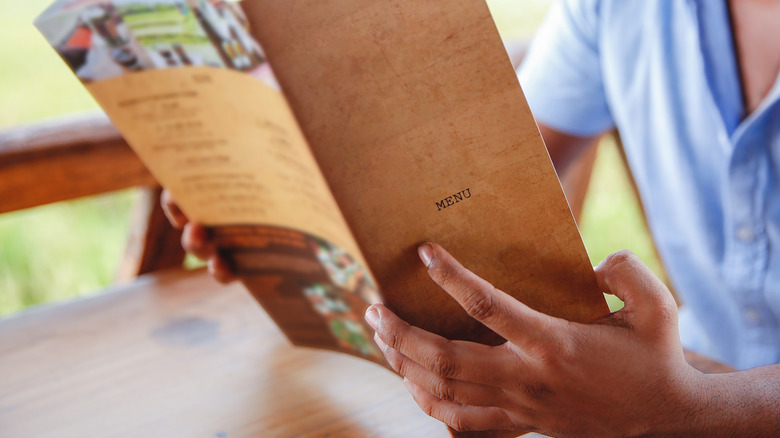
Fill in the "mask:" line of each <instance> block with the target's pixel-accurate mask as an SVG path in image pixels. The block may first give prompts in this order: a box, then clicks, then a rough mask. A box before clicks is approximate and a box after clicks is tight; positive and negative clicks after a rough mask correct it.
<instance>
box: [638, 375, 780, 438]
mask: <svg viewBox="0 0 780 438" xmlns="http://www.w3.org/2000/svg"><path fill="white" fill-rule="evenodd" d="M669 420H671V421H669ZM658 421H659V424H658V428H657V429H656V431H657V433H651V434H650V435H652V436H686V437H708V438H709V437H712V438H717V437H724V438H725V437H777V436H780V365H771V366H766V367H762V368H755V369H751V370H747V371H739V372H731V373H721V374H707V375H702V376H701V385H700V391H697V392H696V393H695V394H691V397H690V399H689V400H687V402H686V401H683V404H682V406H681V408H680V409H679V410H678V415H677V416H676V417H675V418H673V419H663V418H660V419H658Z"/></svg>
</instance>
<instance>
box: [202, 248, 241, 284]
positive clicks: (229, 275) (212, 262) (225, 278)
mask: <svg viewBox="0 0 780 438" xmlns="http://www.w3.org/2000/svg"><path fill="white" fill-rule="evenodd" d="M207 267H208V271H209V274H210V275H211V276H212V277H214V278H215V279H216V280H217V281H218V282H220V283H222V284H228V283H232V282H233V281H236V276H235V275H234V274H233V271H232V270H231V269H230V265H229V264H228V262H227V261H226V260H225V259H224V258H222V257H220V256H219V255H213V256H211V257H210V258H209V261H208V264H207Z"/></svg>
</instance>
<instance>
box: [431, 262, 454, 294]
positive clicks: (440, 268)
mask: <svg viewBox="0 0 780 438" xmlns="http://www.w3.org/2000/svg"><path fill="white" fill-rule="evenodd" d="M429 272H430V276H431V278H433V279H434V280H435V281H436V282H437V283H438V284H439V285H440V286H441V287H443V288H445V289H446V288H447V286H448V285H450V284H451V283H452V281H453V278H454V277H455V270H454V269H453V268H452V266H450V265H447V264H442V263H438V261H437V260H433V261H431V267H430V269H429Z"/></svg>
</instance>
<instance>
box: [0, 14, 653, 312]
mask: <svg viewBox="0 0 780 438" xmlns="http://www.w3.org/2000/svg"><path fill="white" fill-rule="evenodd" d="M50 2H51V0H24V1H22V0H5V1H2V2H0V129H3V128H7V127H10V126H14V125H19V124H23V123H28V122H32V121H36V120H40V119H44V118H47V117H54V116H59V115H63V114H68V113H73V112H78V111H84V110H90V109H96V108H97V105H96V104H95V102H94V101H93V100H92V98H91V97H90V96H89V95H88V94H87V92H86V91H85V90H84V89H83V87H82V86H81V85H80V84H79V82H78V81H77V80H76V78H75V77H74V76H73V74H72V73H71V72H70V71H69V70H68V68H67V67H66V66H65V64H64V63H63V62H61V61H60V60H59V58H58V57H57V55H56V54H55V53H54V51H53V50H52V49H51V48H49V46H48V45H47V43H46V42H45V41H44V40H43V38H42V37H41V36H40V35H39V34H38V32H37V31H36V30H35V28H34V27H33V26H32V21H33V19H34V18H35V16H36V15H37V14H38V13H40V12H41V11H42V10H43V9H44V8H45V7H46V6H47V5H48V4H49V3H50ZM488 4H489V5H490V7H491V10H492V11H493V14H494V17H495V19H496V23H497V25H498V27H499V30H500V31H501V34H502V36H503V37H504V38H511V39H515V38H529V37H531V36H532V35H533V33H534V31H535V29H536V28H537V26H538V25H539V24H540V22H541V20H542V18H543V17H544V14H545V12H546V11H547V9H548V7H549V5H550V0H489V1H488ZM0 184H2V181H0ZM135 196H136V193H135V192H134V191H132V190H128V191H122V192H118V193H114V194H109V195H105V196H99V197H93V198H88V199H81V200H76V201H71V202H63V203H58V204H54V205H48V206H42V207H38V208H33V209H29V210H24V211H19V212H14V213H9V214H4V215H0V316H2V315H10V314H13V313H15V312H18V311H20V310H22V309H24V308H27V307H29V306H34V305H38V304H42V303H47V302H56V301H62V300H67V299H70V298H73V297H76V296H81V295H85V294H89V293H94V291H98V290H101V289H102V288H104V287H105V286H107V285H110V284H111V283H112V282H113V279H114V276H115V271H116V270H117V267H118V265H119V261H120V259H121V257H122V254H123V250H124V247H125V243H126V238H127V234H128V228H129V223H130V209H131V207H132V204H133V200H134V198H135ZM580 228H581V232H582V234H583V238H584V240H585V243H586V247H587V248H588V252H589V254H590V256H591V260H592V261H593V263H594V264H595V263H598V262H599V261H600V260H602V259H603V258H604V257H605V256H607V255H608V254H609V253H611V252H614V251H616V250H619V249H631V250H633V251H634V252H636V253H637V254H638V255H639V256H640V257H641V258H642V259H643V260H644V261H645V262H647V263H648V264H649V265H650V266H651V268H653V269H654V270H655V271H656V272H659V264H658V261H657V260H656V258H655V255H654V253H653V250H652V246H651V243H650V240H649V237H648V235H647V232H646V231H645V229H644V226H643V224H642V220H641V212H640V210H639V208H638V206H637V204H636V202H635V201H634V199H633V196H632V194H631V191H630V188H629V186H628V183H627V179H626V176H625V174H624V172H623V170H622V168H621V167H620V165H619V155H618V154H617V152H616V150H615V148H614V145H612V144H611V143H609V142H608V141H606V140H605V144H602V147H601V148H600V150H599V157H598V160H597V163H596V167H595V170H594V177H593V182H592V184H591V191H590V193H589V196H588V199H587V201H586V204H585V211H584V214H583V218H582V221H581V227H580ZM613 304H614V301H613Z"/></svg>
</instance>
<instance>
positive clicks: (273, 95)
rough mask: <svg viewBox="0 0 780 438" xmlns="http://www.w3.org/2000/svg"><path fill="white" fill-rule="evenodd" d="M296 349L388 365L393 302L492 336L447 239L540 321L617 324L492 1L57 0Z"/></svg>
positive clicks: (108, 92) (69, 28) (129, 117)
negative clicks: (438, 254) (427, 254)
mask: <svg viewBox="0 0 780 438" xmlns="http://www.w3.org/2000/svg"><path fill="white" fill-rule="evenodd" d="M36 24H37V26H38V27H39V29H40V30H41V32H42V33H43V34H44V35H45V37H46V38H47V39H48V41H49V42H50V43H51V45H52V46H53V47H54V48H55V49H56V50H57V52H58V53H59V54H60V55H61V56H62V58H63V59H64V60H65V62H67V64H68V65H69V66H70V67H71V69H72V70H73V71H74V73H75V74H76V75H77V76H78V77H79V78H80V79H81V81H82V82H83V83H84V84H85V86H86V87H87V88H88V90H89V91H90V93H91V94H92V95H93V96H94V97H95V99H96V100H97V101H98V102H99V104H100V105H101V107H102V108H103V109H104V110H105V112H106V113H107V114H108V116H109V117H110V118H111V120H112V121H113V123H114V124H115V125H116V127H117V128H118V129H119V131H120V132H121V133H122V135H123V136H124V137H125V138H126V140H127V141H128V143H129V144H130V145H131V146H132V148H133V149H134V150H135V152H136V153H137V154H138V155H139V156H140V158H141V159H142V160H143V162H144V163H145V164H146V166H147V167H148V168H149V170H150V171H151V172H152V174H153V175H154V176H155V177H156V178H157V180H158V181H159V182H160V183H161V184H162V185H163V186H164V187H166V188H167V189H168V190H170V191H171V192H172V194H173V196H174V198H175V199H176V200H177V202H178V203H179V205H180V207H181V208H182V210H183V211H184V212H185V214H186V215H187V217H188V218H190V220H193V221H197V222H200V223H203V224H205V225H207V226H208V227H209V230H210V232H211V233H212V235H213V237H214V239H215V242H216V243H217V245H218V248H219V250H220V251H221V252H222V253H223V254H224V256H225V257H226V259H228V260H229V261H230V263H231V264H232V266H233V268H234V270H235V272H237V273H238V275H239V277H240V278H241V280H242V282H243V283H244V284H245V285H246V287H247V289H248V290H249V291H250V292H251V293H252V295H253V296H254V297H255V298H256V299H257V301H258V302H259V303H260V304H261V305H262V306H263V307H264V308H265V310H266V311H267V312H268V314H269V315H270V316H271V317H272V318H273V319H274V320H275V322H276V323H277V324H278V326H279V327H280V329H281V330H282V331H283V332H284V333H285V334H286V336H287V337H288V338H289V339H290V341H291V342H292V343H293V344H295V345H302V346H309V347H317V348H324V349H331V350H337V351H341V352H345V353H349V354H352V355H355V356H359V357H362V358H365V359H368V360H372V361H375V362H377V363H380V364H383V365H386V364H385V363H384V359H383V357H382V355H381V353H380V352H379V350H378V349H377V347H376V346H375V345H374V343H373V341H372V335H373V334H372V332H371V330H370V328H369V327H368V326H367V325H366V324H365V323H364V322H363V313H364V311H365V309H366V307H367V306H368V305H370V304H371V303H375V302H383V303H385V304H386V305H387V306H388V307H390V308H391V309H392V310H394V311H395V312H397V313H398V314H399V315H400V316H401V317H402V318H404V319H405V320H407V321H409V322H410V323H412V324H414V325H417V326H419V327H422V328H424V329H427V330H431V331H434V332H436V333H439V334H441V335H443V336H446V337H448V338H450V339H466V340H473V341H477V342H483V343H488V344H498V343H500V342H502V339H501V338H500V337H498V335H496V334H495V333H493V332H491V331H490V330H489V329H487V328H486V327H484V326H482V325H481V324H479V323H478V322H476V321H475V320H473V319H471V318H469V317H468V315H466V313H465V312H464V311H463V310H462V309H461V308H460V307H459V306H458V304H457V303H456V302H455V301H454V300H453V299H452V298H451V297H449V296H448V295H447V294H446V293H445V292H443V291H442V290H440V289H439V288H438V287H437V286H436V285H435V284H434V283H433V282H432V281H431V280H430V279H429V278H428V276H427V273H426V272H425V268H424V267H423V265H422V263H420V261H419V259H418V257H417V252H416V248H417V246H418V245H419V244H420V243H422V242H425V241H436V242H439V243H441V244H442V245H443V246H444V247H445V248H447V249H448V250H449V251H450V252H451V253H452V254H453V255H454V256H455V257H456V258H457V259H459V260H460V261H461V262H462V263H463V264H464V266H466V267H467V268H469V269H471V270H472V271H474V272H475V273H476V274H478V275H480V276H482V277H483V278H485V279H487V280H488V281H490V282H491V283H492V284H494V285H495V286H496V287H498V288H499V289H501V290H504V291H506V292H507V293H509V294H511V295H513V296H514V297H516V298H517V299H519V300H521V301H523V302H524V303H526V304H528V305H529V306H531V307H533V308H535V309H537V310H540V311H543V312H545V313H548V314H551V315H555V316H559V317H563V318H567V319H569V320H573V321H578V322H590V321H593V320H596V319H598V318H600V317H602V316H604V315H606V314H607V313H608V308H607V306H606V303H605V301H604V298H603V295H602V294H601V292H600V291H599V289H598V287H597V285H596V281H595V277H594V274H593V269H592V267H591V265H590V262H589V260H588V257H587V254H586V252H585V249H584V246H583V244H582V241H581V238H580V236H579V232H578V230H577V227H576V225H575V223H574V220H573V218H572V215H571V212H570V211H569V208H568V205H567V203H566V199H565V197H564V195H563V192H562V190H561V187H560V184H559V182H558V180H557V178H556V175H555V171H554V169H553V167H552V164H551V162H550V159H549V157H548V155H547V152H546V149H545V147H544V144H543V143H542V140H541V137H540V135H539V132H538V130H537V128H536V125H535V123H534V120H533V117H532V115H531V113H530V111H529V109H528V107H527V104H526V102H525V99H524V96H523V93H522V91H521V89H520V85H519V84H518V82H517V79H516V77H515V74H514V71H513V69H512V66H511V63H510V61H509V59H508V57H507V55H506V52H505V51H504V48H503V45H502V43H501V40H500V38H499V36H498V32H497V30H496V28H495V26H494V24H493V21H492V18H491V16H490V13H489V11H488V9H487V6H486V5H485V3H484V1H482V0H432V1H422V2H421V1H419V0H381V1H380V0H375V1H371V0H329V1H322V0H286V1H274V0H244V1H243V2H240V3H238V2H229V1H221V0H59V1H57V2H55V3H54V4H53V5H52V6H51V7H50V8H49V9H47V10H46V11H45V12H44V13H43V14H42V15H41V16H40V17H39V18H38V20H37V22H36Z"/></svg>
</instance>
